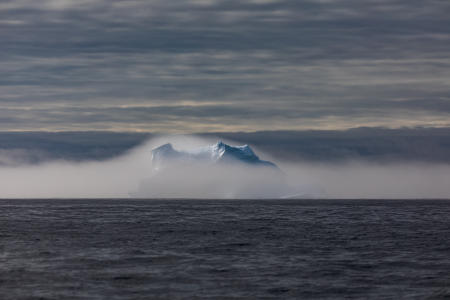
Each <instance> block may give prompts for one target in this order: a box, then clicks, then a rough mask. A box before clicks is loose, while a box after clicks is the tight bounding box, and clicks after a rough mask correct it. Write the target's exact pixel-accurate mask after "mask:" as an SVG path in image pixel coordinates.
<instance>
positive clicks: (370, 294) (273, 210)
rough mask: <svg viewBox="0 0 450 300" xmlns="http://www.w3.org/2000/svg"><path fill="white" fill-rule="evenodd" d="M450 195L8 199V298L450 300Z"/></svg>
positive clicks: (3, 284)
mask: <svg viewBox="0 0 450 300" xmlns="http://www.w3.org/2000/svg"><path fill="white" fill-rule="evenodd" d="M449 298H450V201H431V200H427V201H425V200H423V201H419V200H409V201H400V200H383V201H378V200H370V201H368V200H352V201H350V200H339V201H338V200H335V201H324V200H289V201H288V200H286V201H284V200H283V201H275V200H273V201H266V200H261V201H257V200H233V201H224V200H0V299H4V300H6V299H449Z"/></svg>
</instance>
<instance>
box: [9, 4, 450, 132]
mask: <svg viewBox="0 0 450 300" xmlns="http://www.w3.org/2000/svg"><path fill="white" fill-rule="evenodd" d="M449 11H450V4H449V3H448V2H447V1H438V0H434V1H427V2H426V3H425V2H423V1H418V0H390V1H384V0H382V1H380V0H377V1H363V2H361V1H353V0H326V1H323V0H314V1H313V0H309V1H291V0H279V1H275V0H274V1H271V0H239V1H234V0H232V1H219V0H191V1H178V0H173V1H162V0H154V1H144V0H142V1H141V0H129V1H117V0H108V1H106V0H83V1H70V0H58V1H56V0H41V1H35V0H5V1H2V2H1V3H0V37H1V40H2V43H1V44H0V69H1V75H0V125H1V127H2V129H3V130H36V129H38V130H91V129H95V130H122V131H123V130H144V131H160V132H198V131H236V130H244V131H255V130H267V129H301V128H321V129H324V128H327V129H336V128H348V127H357V126H388V127H402V126H416V125H423V126H449V125H450V122H449V121H448V120H449V119H450V118H449V116H450V105H449V103H450V98H449V96H448V95H449V94H450V57H449V56H448V49H449V48H450V29H449V28H450V20H449V18H448V13H449Z"/></svg>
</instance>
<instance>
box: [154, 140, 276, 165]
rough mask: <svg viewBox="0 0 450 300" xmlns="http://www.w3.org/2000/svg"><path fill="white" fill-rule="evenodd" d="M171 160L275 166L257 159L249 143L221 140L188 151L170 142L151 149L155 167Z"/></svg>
mask: <svg viewBox="0 0 450 300" xmlns="http://www.w3.org/2000/svg"><path fill="white" fill-rule="evenodd" d="M172 162H204V163H233V164H236V163H244V164H247V165H254V166H270V167H274V168H277V167H276V165H275V164H274V163H272V162H269V161H264V160H261V159H259V157H258V156H257V155H256V154H255V152H254V151H253V150H252V149H251V148H250V146H249V145H242V146H230V145H228V144H225V143H224V142H222V141H218V142H217V143H216V144H213V145H210V146H207V147H203V148H200V149H194V150H190V151H179V150H175V149H174V148H173V146H172V144H170V143H167V144H163V145H161V146H159V147H157V148H154V149H153V150H152V163H153V166H154V168H155V169H159V168H160V167H162V166H163V165H164V164H166V163H172Z"/></svg>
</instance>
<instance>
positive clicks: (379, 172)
mask: <svg viewBox="0 0 450 300" xmlns="http://www.w3.org/2000/svg"><path fill="white" fill-rule="evenodd" d="M168 142H170V143H172V145H173V147H174V148H175V149H177V150H182V151H189V150H192V149H196V148H199V147H202V146H206V145H211V144H214V143H215V142H217V139H203V138H202V139H200V138H197V137H190V136H168V137H167V136H166V137H159V138H153V139H151V140H149V141H147V142H146V143H144V144H142V145H141V146H138V147H136V148H134V149H131V150H130V151H128V152H127V153H126V154H124V155H122V156H119V157H116V158H113V159H110V160H107V161H84V162H68V161H61V160H59V161H57V160H55V161H51V162H46V163H41V164H33V165H31V164H24V163H21V164H14V163H13V162H10V163H9V166H3V167H0V191H1V194H0V197H1V198H128V197H146V198H289V197H293V198H295V197H300V198H301V197H306V198H449V197H450V185H449V184H448V178H450V165H447V164H438V163H420V162H416V163H404V162H403V163H400V162H399V163H389V164H387V163H379V164H377V163H373V162H370V163H369V162H364V161H348V162H345V163H343V162H341V163H308V162H286V161H282V160H278V159H277V158H274V157H270V156H269V155H266V154H265V153H262V152H261V151H258V149H257V148H254V151H255V152H256V154H257V155H258V156H259V157H260V158H261V159H266V160H270V161H272V162H274V163H276V164H277V165H278V167H279V168H280V169H281V171H274V170H270V169H264V168H255V167H248V166H241V165H224V164H221V165H205V164H192V163H190V164H175V163H174V164H172V165H170V166H168V168H166V169H165V170H163V171H158V172H155V171H154V170H153V168H152V163H151V150H152V149H153V148H155V147H158V146H160V145H162V144H165V143H168ZM224 142H226V143H229V144H231V145H237V144H239V143H233V142H232V141H224ZM30 153H32V151H30ZM2 154H3V155H4V156H5V157H14V155H12V156H11V155H10V156H8V153H2ZM19 157H20V159H23V161H27V159H26V157H24V154H23V153H21V155H20V156H19Z"/></svg>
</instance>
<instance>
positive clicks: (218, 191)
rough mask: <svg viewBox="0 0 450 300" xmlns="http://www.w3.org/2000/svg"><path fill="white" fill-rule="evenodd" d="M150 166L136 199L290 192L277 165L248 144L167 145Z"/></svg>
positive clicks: (271, 195) (277, 195) (154, 154)
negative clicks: (180, 147) (263, 158)
mask: <svg viewBox="0 0 450 300" xmlns="http://www.w3.org/2000/svg"><path fill="white" fill-rule="evenodd" d="M182 146H184V145H182ZM151 164H152V167H151V170H152V171H151V172H150V174H149V177H148V178H147V179H145V180H143V181H142V182H141V183H140V184H139V187H138V189H137V191H136V192H135V193H133V194H132V196H133V197H140V198H141V197H145V198H209V199H224V198H225V199H233V198H280V197H282V196H284V195H286V193H290V191H289V188H288V186H287V185H286V176H285V174H284V173H283V172H282V171H281V170H280V169H279V168H278V167H277V165H275V164H274V163H272V162H270V161H266V160H262V159H260V158H259V157H258V156H257V155H256V154H255V152H254V151H253V149H252V148H251V147H250V146H248V145H242V146H231V145H228V144H225V143H223V142H221V141H219V142H217V143H215V144H212V145H208V146H204V147H199V148H195V149H192V150H177V149H175V148H174V146H173V145H172V144H170V143H166V144H163V145H161V146H159V147H156V148H154V149H153V150H152V151H151Z"/></svg>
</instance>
